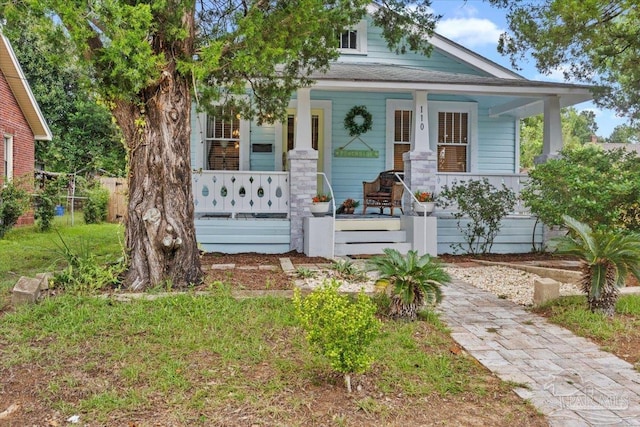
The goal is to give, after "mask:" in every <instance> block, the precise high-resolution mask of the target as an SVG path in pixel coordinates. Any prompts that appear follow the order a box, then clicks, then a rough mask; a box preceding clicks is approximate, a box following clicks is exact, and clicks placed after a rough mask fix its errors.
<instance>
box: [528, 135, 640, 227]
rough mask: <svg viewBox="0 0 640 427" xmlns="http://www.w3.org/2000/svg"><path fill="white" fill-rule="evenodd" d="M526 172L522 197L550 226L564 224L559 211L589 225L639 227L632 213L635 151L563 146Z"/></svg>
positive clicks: (639, 187) (639, 196)
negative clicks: (562, 149)
mask: <svg viewBox="0 0 640 427" xmlns="http://www.w3.org/2000/svg"><path fill="white" fill-rule="evenodd" d="M529 177H530V180H529V182H528V183H527V185H526V187H525V188H524V190H523V191H522V193H521V197H522V199H523V200H524V202H525V204H526V205H527V206H529V207H530V209H531V212H533V213H534V214H535V215H537V216H538V217H539V218H540V220H541V221H542V222H544V223H545V224H547V225H549V226H552V225H563V224H564V220H563V215H569V214H571V216H573V217H574V218H576V219H577V220H578V221H581V222H584V223H586V224H589V225H590V226H591V227H593V228H599V227H610V226H613V227H624V228H629V229H635V230H640V221H638V220H636V217H635V216H633V215H632V214H630V212H635V211H637V209H638V208H637V205H638V200H640V157H638V156H635V155H634V154H633V153H625V152H624V151H622V150H616V151H604V150H602V149H601V148H600V147H598V146H594V145H587V146H585V147H583V148H580V149H575V150H565V151H563V152H562V157H560V158H558V159H551V160H549V161H547V162H546V163H543V164H540V165H538V166H536V168H535V169H534V170H532V171H531V172H530V173H529ZM634 209H635V211H634ZM625 214H626V218H627V219H626V220H625Z"/></svg>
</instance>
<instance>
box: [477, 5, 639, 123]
mask: <svg viewBox="0 0 640 427" xmlns="http://www.w3.org/2000/svg"><path fill="white" fill-rule="evenodd" d="M488 1H489V3H491V4H492V5H494V6H498V7H502V8H505V9H507V11H508V12H507V20H508V21H509V30H508V32H506V33H504V34H503V35H502V36H501V38H500V42H499V46H498V50H499V51H500V52H501V53H502V54H505V55H509V56H510V57H511V62H512V64H513V65H514V66H516V67H517V63H518V62H519V61H520V60H522V59H523V58H524V57H525V55H527V54H531V56H532V57H533V58H534V60H535V62H536V67H537V68H538V70H540V71H541V72H543V73H547V74H548V73H551V72H553V71H555V70H557V69H562V70H563V72H564V75H565V78H567V79H575V80H578V81H582V82H587V83H595V84H598V85H599V88H598V89H597V90H596V93H595V95H596V102H597V103H598V104H599V105H600V106H602V107H606V108H613V109H616V110H617V111H619V112H620V113H621V114H623V115H626V116H628V117H630V118H632V119H634V120H637V119H640V9H639V8H638V2H637V1H636V0H614V1H611V0H585V1H577V0H547V1H539V0H488Z"/></svg>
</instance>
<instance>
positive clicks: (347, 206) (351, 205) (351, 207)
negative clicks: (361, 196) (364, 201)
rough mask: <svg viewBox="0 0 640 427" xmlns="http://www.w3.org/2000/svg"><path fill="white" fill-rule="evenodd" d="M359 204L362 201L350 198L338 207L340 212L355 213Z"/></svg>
mask: <svg viewBox="0 0 640 427" xmlns="http://www.w3.org/2000/svg"><path fill="white" fill-rule="evenodd" d="M358 206H360V202H359V201H358V200H353V199H352V198H348V199H346V200H345V201H344V202H342V205H340V209H338V211H339V213H345V214H353V212H354V211H355V210H356V208H357V207H358Z"/></svg>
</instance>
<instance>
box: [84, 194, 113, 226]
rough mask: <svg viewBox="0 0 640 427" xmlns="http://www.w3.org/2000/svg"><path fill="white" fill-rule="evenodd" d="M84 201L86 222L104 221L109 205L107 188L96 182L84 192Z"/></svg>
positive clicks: (96, 222)
mask: <svg viewBox="0 0 640 427" xmlns="http://www.w3.org/2000/svg"><path fill="white" fill-rule="evenodd" d="M86 195H87V199H86V200H85V203H84V221H85V222H86V223H87V224H98V223H100V222H103V221H106V219H107V209H108V206H109V190H107V189H106V188H104V187H102V186H101V185H100V184H97V185H96V186H95V187H93V188H90V189H88V190H87V192H86Z"/></svg>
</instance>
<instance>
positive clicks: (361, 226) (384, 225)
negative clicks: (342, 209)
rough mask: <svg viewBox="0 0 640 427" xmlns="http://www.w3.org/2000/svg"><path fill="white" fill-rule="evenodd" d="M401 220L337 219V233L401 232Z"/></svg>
mask: <svg viewBox="0 0 640 427" xmlns="http://www.w3.org/2000/svg"><path fill="white" fill-rule="evenodd" d="M401 228H402V226H401V224H400V218H391V217H389V218H353V219H351V218H350V219H336V231H348V230H353V231H356V230H357V231H364V230H369V231H375V230H385V231H392V230H400V229H401Z"/></svg>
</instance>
